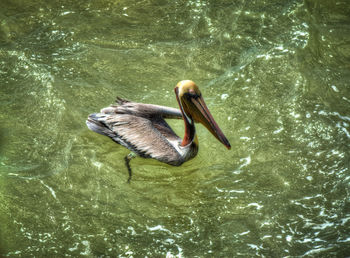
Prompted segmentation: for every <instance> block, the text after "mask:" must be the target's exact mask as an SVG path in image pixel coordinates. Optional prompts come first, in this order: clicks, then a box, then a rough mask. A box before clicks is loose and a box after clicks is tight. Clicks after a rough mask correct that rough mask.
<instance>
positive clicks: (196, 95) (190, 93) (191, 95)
mask: <svg viewBox="0 0 350 258" xmlns="http://www.w3.org/2000/svg"><path fill="white" fill-rule="evenodd" d="M184 95H185V96H186V97H187V98H194V99H198V98H199V97H200V96H201V94H199V95H198V94H197V93H196V92H195V91H189V92H186V93H185V94H184Z"/></svg>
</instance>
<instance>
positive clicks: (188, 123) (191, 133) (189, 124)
mask: <svg viewBox="0 0 350 258" xmlns="http://www.w3.org/2000/svg"><path fill="white" fill-rule="evenodd" d="M183 119H184V122H185V135H184V138H183V140H182V143H181V146H182V147H184V146H187V145H188V144H190V143H192V142H195V143H196V145H198V139H197V135H196V128H195V127H194V121H193V119H192V118H189V117H188V116H186V115H183Z"/></svg>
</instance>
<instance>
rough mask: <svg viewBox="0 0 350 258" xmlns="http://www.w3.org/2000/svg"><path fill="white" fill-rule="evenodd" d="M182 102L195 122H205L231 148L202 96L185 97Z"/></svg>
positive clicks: (186, 111)
mask: <svg viewBox="0 0 350 258" xmlns="http://www.w3.org/2000/svg"><path fill="white" fill-rule="evenodd" d="M181 104H182V105H183V109H184V111H185V113H187V115H190V116H191V117H192V118H193V120H194V121H195V122H199V123H201V124H203V125H204V126H205V127H206V128H207V129H208V130H209V131H210V132H211V133H212V135H214V136H215V138H216V139H218V140H219V141H220V142H221V143H222V144H223V145H225V146H226V148H227V149H231V145H230V143H229V141H228V140H227V138H226V137H225V135H224V133H223V132H222V131H221V129H220V127H219V126H218V124H217V123H216V122H215V120H214V118H213V116H212V115H211V113H210V111H209V109H208V107H207V105H206V104H205V102H204V99H203V97H202V96H196V97H192V96H187V97H183V98H181Z"/></svg>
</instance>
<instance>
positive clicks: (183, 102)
mask: <svg viewBox="0 0 350 258" xmlns="http://www.w3.org/2000/svg"><path fill="white" fill-rule="evenodd" d="M175 95H176V99H177V102H178V103H179V107H180V110H178V109H175V108H171V107H165V106H158V105H151V104H142V103H135V102H131V101H128V100H124V99H121V98H117V104H116V105H111V106H110V107H107V108H104V109H102V110H101V111H100V113H94V114H91V115H89V117H88V120H87V121H86V124H87V126H88V127H89V129H90V130H92V131H94V132H96V133H99V134H102V135H106V136H108V137H110V138H111V139H112V140H113V141H115V142H116V143H119V144H121V145H123V146H124V147H126V148H128V149H129V150H131V151H132V152H133V153H136V154H137V155H138V156H140V157H143V158H153V159H156V160H159V161H161V162H164V163H167V164H170V165H173V166H180V165H181V164H182V163H184V162H185V161H187V160H190V159H192V158H194V157H195V156H196V155H197V152H198V139H197V135H196V129H195V125H194V122H199V123H202V124H203V125H204V126H205V127H206V128H207V129H208V130H209V131H210V132H211V133H212V134H213V135H214V136H215V137H216V138H217V139H218V140H219V141H220V142H221V143H222V144H223V145H225V146H226V148H227V149H230V148H231V145H230V143H229V141H228V140H227V139H226V137H225V135H224V134H223V133H222V131H221V129H220V128H219V126H218V125H217V123H216V122H215V120H214V118H213V117H212V115H211V114H210V112H209V110H208V108H207V106H206V104H205V102H204V100H203V97H202V94H201V92H200V91H199V89H198V86H197V85H196V84H195V83H194V82H193V81H190V80H185V81H180V82H179V83H178V84H177V85H176V87H175ZM165 118H177V119H181V118H182V119H183V120H184V122H185V135H184V138H183V139H181V138H180V137H179V136H177V135H176V134H175V133H174V131H173V130H172V129H171V128H170V126H169V125H168V124H167V122H166V121H165V120H164V119H165ZM133 157H135V155H132V154H129V155H127V156H126V157H125V163H126V166H127V168H128V172H129V179H128V182H130V179H131V175H132V172H131V168H130V164H129V162H130V160H131V159H132V158H133Z"/></svg>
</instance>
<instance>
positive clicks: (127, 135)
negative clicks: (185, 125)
mask: <svg viewBox="0 0 350 258" xmlns="http://www.w3.org/2000/svg"><path fill="white" fill-rule="evenodd" d="M87 125H88V127H89V128H90V129H91V130H92V131H95V132H97V133H100V134H103V135H106V136H108V137H110V138H112V139H113V140H114V141H115V142H117V143H119V144H121V145H123V146H125V147H126V148H128V149H129V150H131V151H133V152H135V153H136V154H138V155H139V156H141V157H144V158H154V159H157V160H159V161H161V162H164V163H167V164H170V165H174V166H179V165H181V164H182V163H183V162H184V160H183V157H182V156H181V155H180V153H179V152H178V151H177V150H176V148H175V147H174V146H173V145H172V144H171V143H170V142H169V141H168V139H169V140H171V141H174V142H175V144H178V143H180V141H181V139H180V138H179V137H178V136H177V135H176V134H175V133H174V132H173V130H172V129H171V128H170V127H169V125H168V124H167V123H166V122H165V120H164V119H163V118H161V117H153V118H152V119H147V118H144V117H139V116H134V115H129V114H103V113H98V114H91V115H90V116H89V118H88V120H87Z"/></svg>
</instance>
